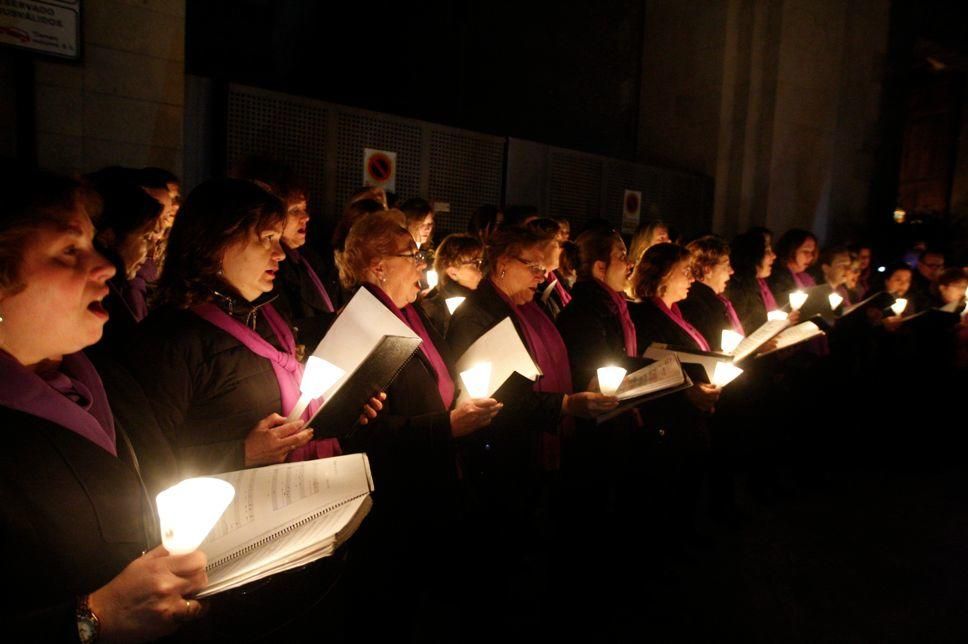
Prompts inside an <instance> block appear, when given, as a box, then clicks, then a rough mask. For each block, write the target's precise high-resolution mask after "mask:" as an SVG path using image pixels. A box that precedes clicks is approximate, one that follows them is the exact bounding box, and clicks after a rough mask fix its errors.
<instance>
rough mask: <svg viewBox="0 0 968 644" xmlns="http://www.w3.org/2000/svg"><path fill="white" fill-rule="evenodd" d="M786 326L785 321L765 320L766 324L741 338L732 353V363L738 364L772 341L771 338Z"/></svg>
mask: <svg viewBox="0 0 968 644" xmlns="http://www.w3.org/2000/svg"><path fill="white" fill-rule="evenodd" d="M787 324H788V322H787V320H767V321H766V324H764V325H762V326H761V327H760V328H758V329H757V330H756V331H753V332H752V333H750V334H749V335H748V336H746V337H745V338H743V341H742V342H740V343H739V346H737V347H736V350H735V351H733V362H739V361H740V360H742V359H743V358H746V357H747V356H749V355H750V354H751V353H753V352H754V351H756V350H757V349H759V348H760V347H761V346H763V345H764V344H766V343H767V342H769V341H770V340H772V339H773V336H775V335H776V334H778V333H779V332H780V331H782V330H783V329H785V328H786V326H787Z"/></svg>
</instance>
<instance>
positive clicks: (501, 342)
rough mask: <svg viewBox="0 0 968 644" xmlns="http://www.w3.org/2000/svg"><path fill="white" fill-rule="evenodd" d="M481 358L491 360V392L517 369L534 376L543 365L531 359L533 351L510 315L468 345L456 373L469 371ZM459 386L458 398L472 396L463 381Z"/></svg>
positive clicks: (522, 373)
mask: <svg viewBox="0 0 968 644" xmlns="http://www.w3.org/2000/svg"><path fill="white" fill-rule="evenodd" d="M481 362H490V363H491V379H490V381H489V382H488V385H487V395H488V396H491V395H493V394H494V392H495V391H497V390H498V389H500V388H501V385H503V384H504V381H505V380H507V379H508V378H509V377H510V376H511V374H512V373H514V372H515V371H517V372H518V373H520V374H521V375H522V376H524V377H525V378H527V379H529V380H534V379H536V378H537V377H538V376H540V375H541V369H539V368H538V365H536V364H535V362H534V360H532V359H531V354H530V353H528V349H527V347H525V346H524V343H523V342H521V338H520V337H519V336H518V332H517V330H516V329H515V328H514V323H513V322H511V318H510V317H506V318H504V319H503V320H501V321H500V322H498V323H497V324H496V325H495V326H494V327H493V328H491V330H489V331H488V332H487V333H485V334H484V335H482V336H481V337H479V338H478V339H477V340H475V341H474V344H472V345H471V346H469V347H468V348H467V351H465V352H464V355H462V356H461V357H460V359H459V360H458V361H457V373H458V374H460V373H461V372H463V371H467V370H468V369H470V368H472V367H473V366H474V365H477V364H479V363H481ZM458 377H459V376H458ZM460 387H461V394H460V398H459V399H458V402H462V401H464V400H467V399H468V398H470V394H469V393H467V388H466V387H465V386H464V383H463V382H462V383H460Z"/></svg>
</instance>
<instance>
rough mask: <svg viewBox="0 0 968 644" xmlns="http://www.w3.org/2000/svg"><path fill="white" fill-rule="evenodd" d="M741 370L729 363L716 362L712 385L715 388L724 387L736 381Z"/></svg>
mask: <svg viewBox="0 0 968 644" xmlns="http://www.w3.org/2000/svg"><path fill="white" fill-rule="evenodd" d="M741 373H743V370H742V369H740V368H739V367H737V366H736V365H734V364H732V363H729V362H717V363H716V370H715V371H714V372H713V384H714V385H716V386H717V387H725V386H726V385H728V384H729V383H731V382H733V381H734V380H736V378H737V377H738V376H739V374H741Z"/></svg>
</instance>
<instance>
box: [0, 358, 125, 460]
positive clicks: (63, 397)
mask: <svg viewBox="0 0 968 644" xmlns="http://www.w3.org/2000/svg"><path fill="white" fill-rule="evenodd" d="M0 405H3V406H4V407H9V408H10V409H16V410H18V411H22V412H24V413H27V414H30V415H31V416H37V417H38V418H44V419H46V420H49V421H51V422H52V423H55V424H57V425H60V426H61V427H64V428H66V429H69V430H71V431H72V432H74V433H75V434H78V435H80V436H83V437H84V438H86V439H87V440H89V441H91V442H92V443H94V444H95V445H97V446H98V447H100V448H102V449H103V450H104V451H106V452H108V453H109V454H111V455H112V456H117V455H118V452H117V448H116V447H115V438H116V436H115V432H114V416H113V415H112V414H111V407H110V405H109V404H108V397H107V394H106V393H105V392H104V384H103V383H102V382H101V377H100V376H99V375H98V373H97V371H96V370H95V369H94V365H92V364H91V362H90V360H88V359H87V357H86V356H85V355H84V354H83V353H72V354H70V355H66V356H64V359H63V360H62V361H61V364H60V368H59V370H57V371H54V372H48V373H46V374H43V375H41V374H37V373H34V372H33V371H31V370H30V369H27V368H26V367H24V366H23V365H21V364H20V363H19V362H17V361H16V360H15V359H14V358H13V357H12V356H10V355H9V354H7V353H5V352H3V351H0Z"/></svg>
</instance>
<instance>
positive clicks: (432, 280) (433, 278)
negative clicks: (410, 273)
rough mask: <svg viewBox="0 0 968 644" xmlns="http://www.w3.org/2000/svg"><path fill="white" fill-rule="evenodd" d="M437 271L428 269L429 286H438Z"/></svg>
mask: <svg viewBox="0 0 968 644" xmlns="http://www.w3.org/2000/svg"><path fill="white" fill-rule="evenodd" d="M437 281H438V278H437V271H427V286H429V287H430V288H433V287H435V286H437Z"/></svg>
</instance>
